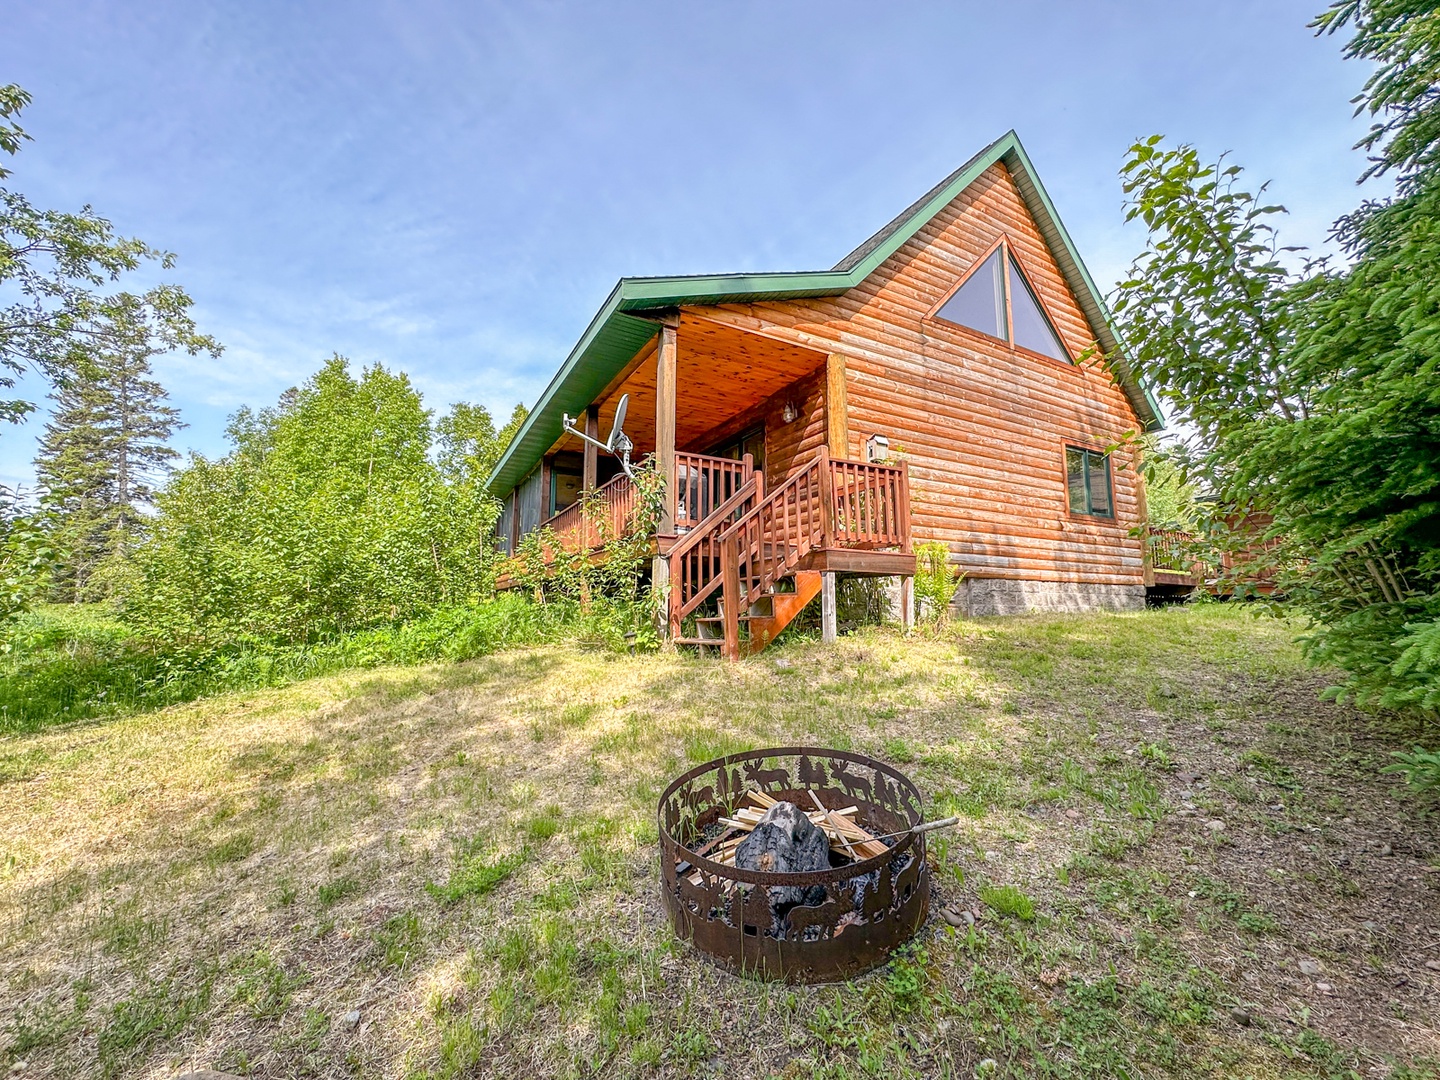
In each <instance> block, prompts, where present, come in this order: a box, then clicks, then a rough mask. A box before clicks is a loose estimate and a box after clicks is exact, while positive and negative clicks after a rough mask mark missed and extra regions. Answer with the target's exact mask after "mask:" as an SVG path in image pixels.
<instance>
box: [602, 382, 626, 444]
mask: <svg viewBox="0 0 1440 1080" xmlns="http://www.w3.org/2000/svg"><path fill="white" fill-rule="evenodd" d="M629 407H630V395H629V394H621V395H620V404H619V405H616V406H615V423H614V424H612V425H611V427H610V438H609V439H608V440H606V445H607V446H609V447H610V448H611V449H612V450H613V449H614V448H615V447H616V446H618V445H620V440H621V439H625V410H626V409H628V408H629ZM625 441H626V442H627V443H628V442H629V441H630V440H629V439H625Z"/></svg>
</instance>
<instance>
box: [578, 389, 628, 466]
mask: <svg viewBox="0 0 1440 1080" xmlns="http://www.w3.org/2000/svg"><path fill="white" fill-rule="evenodd" d="M629 406H630V395H629V394H622V395H621V396H620V404H619V405H616V406H615V422H614V423H613V424H611V425H610V438H608V439H606V440H605V441H604V442H603V443H602V442H601V441H600V440H599V439H592V438H591V437H590V436H589V435H586V434H585V432H583V431H581V430H580V429H579V428H578V427H576V426H575V422H576V420H578V419H579V418H578V417H571V415H570V414H569V413H562V414H561V417H562V423H563V425H564V428H565V430H566V431H568V432H569V433H570V434H571V435H574V436H575V437H576V438H577V439H580V440H581V441H582V442H587V443H589V444H590V445H591V446H593V447H595V448H596V449H597V450H604V451H605V453H607V454H610V455H612V456H614V457H617V458H619V459H620V468H622V469H624V470H625V475H626V476H628V477H629V478H630V479H631V480H634V479H635V474H634V473H633V472H631V471H630V451H631V450H633V449H634V448H635V444H634V443H632V442H631V441H630V436H628V435H626V434H625V410H626V409H627V408H629Z"/></svg>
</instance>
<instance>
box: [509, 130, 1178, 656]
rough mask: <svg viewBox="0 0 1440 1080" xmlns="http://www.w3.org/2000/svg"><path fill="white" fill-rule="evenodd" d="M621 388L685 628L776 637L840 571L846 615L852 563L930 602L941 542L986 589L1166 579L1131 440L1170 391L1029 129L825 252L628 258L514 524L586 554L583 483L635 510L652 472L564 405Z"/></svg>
mask: <svg viewBox="0 0 1440 1080" xmlns="http://www.w3.org/2000/svg"><path fill="white" fill-rule="evenodd" d="M1100 358H1104V359H1103V360H1102V359H1100ZM622 399H628V402H629V409H628V415H627V417H626V421H625V431H626V434H627V435H628V436H629V438H630V439H631V440H632V441H633V443H634V447H635V454H636V456H637V458H638V457H639V456H641V455H651V456H652V457H651V460H652V461H653V463H654V465H655V467H656V468H657V470H658V471H659V473H660V474H661V475H662V476H663V477H664V478H665V484H664V500H663V503H664V508H663V510H662V512H661V514H660V521H659V525H658V527H657V529H656V532H655V537H654V562H653V578H654V582H655V584H656V585H658V586H661V587H662V588H663V589H664V590H665V597H666V599H665V605H666V608H667V609H668V619H667V620H666V622H667V624H668V625H667V629H668V631H669V633H670V635H671V636H672V637H673V638H674V639H675V640H676V641H678V642H680V643H682V644H691V645H696V646H698V647H700V649H701V651H704V649H705V648H706V647H708V646H713V647H714V648H716V649H718V650H720V651H722V652H723V653H724V654H725V655H729V656H738V655H740V654H741V653H743V652H753V651H756V650H758V649H760V648H763V647H764V645H765V644H766V643H767V642H768V641H770V640H771V639H773V637H774V636H775V634H777V633H779V631H780V630H781V629H783V627H784V625H785V624H786V623H787V622H788V621H790V619H792V618H793V617H794V615H795V614H796V613H797V612H798V611H799V610H800V609H801V608H802V607H804V606H805V604H806V603H808V602H809V601H810V600H811V599H813V598H814V597H815V596H816V595H817V594H818V595H820V596H821V597H822V613H823V619H822V625H823V626H824V628H825V634H826V636H827V637H831V636H833V633H834V609H835V604H834V587H835V579H836V576H837V575H869V576H879V577H887V578H891V579H894V580H895V581H896V582H898V585H897V587H896V588H894V589H893V593H894V594H896V598H897V602H898V605H899V608H900V612H899V614H900V616H901V617H902V619H904V620H906V621H907V622H908V620H909V619H910V618H912V617H913V604H914V601H913V587H912V583H913V578H912V575H913V574H914V570H915V555H914V546H915V545H916V544H917V543H922V542H927V541H939V542H940V543H942V544H944V545H945V547H946V549H947V551H948V558H949V561H950V564H951V565H952V566H953V567H954V568H955V570H956V572H957V573H959V574H961V575H963V576H962V577H961V578H960V584H959V587H958V589H957V590H956V599H955V604H956V606H957V607H958V608H959V610H960V611H961V612H963V613H965V614H969V615H995V614H1010V613H1020V612H1028V611H1037V610H1073V611H1082V610H1096V609H1111V610H1129V609H1134V608H1138V607H1140V606H1142V605H1143V603H1144V600H1145V587H1146V584H1147V567H1146V559H1145V554H1144V546H1143V545H1144V542H1143V540H1142V539H1141V537H1140V536H1139V535H1138V533H1137V531H1136V526H1137V525H1139V524H1141V523H1142V522H1143V521H1144V516H1145V515H1144V490H1143V486H1142V480H1141V477H1140V475H1139V473H1138V471H1137V469H1136V467H1135V466H1136V464H1137V460H1136V455H1137V454H1138V451H1137V450H1136V449H1134V444H1133V442H1127V439H1126V437H1127V436H1128V435H1133V434H1134V433H1137V432H1140V431H1151V430H1156V429H1158V428H1159V427H1160V426H1161V420H1160V413H1159V410H1158V408H1157V406H1156V404H1155V402H1154V399H1153V398H1152V397H1151V396H1150V394H1149V392H1148V391H1147V389H1146V388H1145V387H1144V386H1143V385H1141V383H1140V382H1139V381H1138V379H1137V378H1136V377H1135V375H1134V373H1133V371H1132V370H1131V369H1130V367H1129V365H1128V364H1127V363H1126V360H1125V356H1124V353H1123V350H1122V349H1121V347H1120V344H1119V342H1118V341H1117V338H1116V335H1115V331H1114V330H1113V328H1112V325H1111V321H1110V317H1109V315H1108V313H1107V311H1106V308H1105V304H1104V301H1103V299H1102V296H1101V293H1100V291H1099V290H1098V289H1097V288H1096V287H1095V283H1094V281H1093V280H1092V279H1091V277H1090V274H1089V273H1088V271H1087V270H1086V269H1085V265H1084V263H1083V262H1082V261H1081V259H1080V255H1079V253H1078V252H1077V251H1076V249H1075V245H1074V243H1073V242H1072V241H1071V239H1070V237H1069V235H1068V234H1067V233H1066V231H1065V228H1064V226H1063V225H1062V224H1061V222H1060V218H1059V216H1058V215H1057V214H1056V212H1055V208H1054V206H1053V204H1052V203H1051V201H1050V198H1049V196H1048V195H1047V194H1046V192H1045V189H1044V187H1043V186H1042V185H1041V183H1040V179H1039V177H1038V176H1037V175H1036V172H1035V169H1034V167H1033V166H1032V164H1031V162H1030V159H1029V157H1028V156H1027V155H1026V153H1025V150H1024V148H1023V147H1022V146H1021V143H1020V140H1019V138H1018V137H1017V136H1016V135H1015V133H1014V132H1013V131H1012V132H1010V133H1008V134H1006V135H1005V136H1003V137H1002V138H1000V139H998V140H997V141H996V142H994V143H992V144H991V145H990V146H988V147H986V148H985V149H984V150H982V151H981V152H980V153H979V154H977V155H975V157H973V158H971V159H970V160H969V161H967V162H966V163H965V164H964V165H962V166H961V167H960V168H959V169H957V170H956V171H955V172H954V173H952V174H951V175H950V176H948V177H946V178H945V179H944V180H942V181H941V182H940V183H939V184H937V185H936V186H935V187H934V188H932V189H931V190H930V191H928V192H926V193H925V194H924V195H922V196H921V197H920V198H919V199H918V200H916V201H915V202H914V203H913V204H911V205H910V206H909V207H907V208H906V209H905V210H904V211H902V212H901V213H900V214H899V215H898V216H897V217H895V218H894V219H893V220H892V221H890V222H889V224H887V225H885V226H884V228H882V229H880V231H879V232H877V233H875V234H874V235H873V236H871V237H870V238H869V239H868V240H866V241H865V242H864V243H863V244H861V245H860V246H859V247H857V248H856V249H855V250H854V251H852V252H850V254H848V255H846V256H845V257H844V258H843V259H841V260H840V262H838V263H837V264H836V265H835V266H834V267H832V268H831V269H829V270H820V271H809V272H790V273H774V274H758V273H757V274H718V275H713V276H686V277H669V278H661V277H644V278H622V279H621V280H620V282H619V283H618V284H617V285H616V286H615V288H614V290H613V291H612V292H611V293H610V295H609V296H608V297H607V298H606V300H605V302H604V304H603V305H602V306H601V308H600V310H599V312H598V313H597V314H596V315H595V317H594V319H593V320H592V321H591V322H590V324H589V326H588V327H587V328H586V330H585V332H584V334H583V335H582V336H581V338H580V340H579V341H578V342H577V343H576V345H575V347H574V348H573V349H572V350H571V352H570V354H569V356H568V357H567V358H566V359H565V362H564V363H563V364H562V365H561V367H560V370H559V371H558V372H557V373H556V374H555V376H554V378H553V379H552V380H551V381H550V383H549V385H548V386H547V387H546V388H545V390H544V392H543V393H542V394H541V396H540V399H539V401H538V403H537V404H536V406H535V408H534V409H533V410H532V411H531V412H530V414H529V416H528V417H527V418H526V420H525V422H524V424H523V426H522V427H521V428H520V429H519V431H518V432H517V433H516V435H515V437H514V438H513V439H512V441H511V443H510V445H509V446H508V447H507V449H506V451H505V453H504V455H503V457H502V458H501V460H500V461H499V463H498V465H497V466H496V468H495V470H494V472H493V474H492V475H491V477H490V479H489V482H488V483H489V487H490V490H491V491H492V492H493V493H494V494H495V495H497V496H498V497H499V498H500V499H501V500H502V502H503V505H504V511H503V514H502V517H501V520H500V523H499V527H498V532H499V542H500V544H501V546H502V547H504V548H505V549H506V550H509V551H512V552H513V551H514V550H515V547H516V545H517V544H518V543H519V541H520V538H521V537H522V536H524V535H525V534H527V533H529V532H530V531H532V530H535V529H538V528H541V527H549V528H550V529H552V530H553V531H554V535H555V536H556V537H558V538H559V539H558V542H559V544H560V546H561V547H562V548H563V549H564V550H567V551H572V552H573V551H576V550H586V551H589V550H590V549H591V548H592V546H595V545H596V542H597V541H596V538H597V535H599V534H597V533H596V531H595V530H594V528H593V527H592V526H590V525H587V524H586V523H585V522H584V521H582V520H581V515H579V514H578V509H579V505H580V504H579V503H578V502H577V500H578V499H579V497H580V495H581V493H582V492H585V491H589V492H591V496H590V499H589V500H588V502H589V503H590V505H591V506H592V508H593V507H596V506H599V507H602V508H603V510H602V512H601V513H602V516H605V517H606V518H607V520H610V521H611V522H612V525H613V526H614V527H622V526H623V522H624V520H625V515H626V514H628V513H630V512H631V510H632V507H633V501H634V491H633V484H632V483H631V481H630V480H629V479H628V478H627V477H626V475H625V474H624V472H623V471H622V470H621V468H620V465H619V463H618V462H617V461H615V460H613V459H612V458H610V457H609V456H608V455H606V454H604V453H602V452H599V451H597V449H596V447H595V446H594V445H593V444H590V443H587V442H585V441H583V440H581V439H578V438H576V437H575V435H574V434H572V433H570V432H569V431H567V430H566V429H565V428H564V426H563V423H562V419H563V417H564V416H565V415H566V414H568V415H569V416H571V417H574V418H579V419H577V421H576V423H577V424H578V423H583V425H584V431H585V432H586V433H587V434H590V435H591V436H592V437H595V438H600V437H601V433H602V432H608V431H609V430H610V429H611V425H612V423H613V419H614V416H615V411H616V407H617V405H618V403H619V402H620V401H621V400H622ZM591 516H594V511H593V510H592V514H591ZM602 531H603V530H602ZM595 554H599V555H602V556H603V552H596V553H595Z"/></svg>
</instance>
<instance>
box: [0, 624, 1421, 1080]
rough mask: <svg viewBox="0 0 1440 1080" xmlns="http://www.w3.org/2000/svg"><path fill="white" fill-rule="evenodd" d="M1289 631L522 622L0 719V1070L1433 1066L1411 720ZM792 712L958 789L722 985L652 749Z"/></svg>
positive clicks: (674, 764) (671, 761)
mask: <svg viewBox="0 0 1440 1080" xmlns="http://www.w3.org/2000/svg"><path fill="white" fill-rule="evenodd" d="M1294 632H1295V628H1294V627H1290V626H1287V625H1285V624H1284V623H1281V622H1278V621H1275V620H1270V619H1257V618H1253V617H1251V616H1250V615H1249V614H1247V613H1246V612H1245V611H1243V610H1241V609H1239V608H1237V607H1235V606H1228V605H1227V606H1202V607H1196V608H1190V609H1171V610H1166V611H1153V612H1145V613H1143V614H1135V615H1087V616H1053V617H1030V618H1022V619H1009V620H996V621H985V622H964V623H958V624H955V625H952V626H949V627H947V628H945V629H944V630H942V631H939V632H938V633H934V634H919V635H916V636H914V637H912V638H910V639H908V640H907V639H903V638H901V637H900V636H899V635H898V634H896V633H893V632H889V631H878V630H877V631H871V632H867V633H863V634H859V635H856V636H853V637H850V638H847V639H843V640H842V642H841V643H840V644H839V645H838V646H836V647H832V648H825V647H822V646H820V645H818V644H812V643H806V642H800V643H796V644H792V645H788V646H785V647H782V648H778V649H772V650H771V651H770V652H767V653H766V654H764V655H763V656H761V657H759V658H756V659H754V660H750V661H747V662H745V663H742V664H739V665H725V664H721V663H716V662H713V661H697V660H691V659H687V658H681V657H674V656H665V655H660V656H641V657H628V656H618V655H613V654H609V653H603V652H594V651H585V650H582V649H578V648H567V647H547V648H542V649H536V650H530V651H516V652H509V653H501V654H498V655H495V656H491V657H488V658H485V659H482V660H477V661H473V662H469V663H465V664H458V665H433V666H426V667H411V668H383V669H378V670H372V671H364V672H353V673H347V674H341V675H334V676H328V677H325V678H319V679H313V680H311V681H308V682H303V683H299V684H297V685H294V686H290V687H288V688H285V689H279V690H263V691H256V692H253V693H248V694H233V695H230V696H226V697H221V698H214V699H210V700H207V701H201V702H197V703H194V704H191V705H183V706H176V707H173V708H170V709H167V710H163V711H159V712H151V713H145V714H141V715H136V716H131V717H126V718H120V719H112V720H108V721H104V722H91V723H78V724H72V725H68V726H64V727H59V728H52V729H50V730H48V731H43V732H39V733H34V734H23V735H14V736H10V737H7V738H4V739H0V1070H4V1069H14V1067H15V1065H16V1064H17V1063H19V1062H24V1063H25V1064H24V1068H23V1069H17V1070H15V1071H14V1072H13V1073H12V1074H11V1075H12V1076H17V1077H21V1078H29V1077H36V1076H47V1077H49V1076H53V1077H62V1076H63V1077H69V1076H141V1077H167V1078H168V1077H171V1076H173V1075H174V1074H175V1073H177V1072H180V1071H184V1069H185V1068H202V1067H209V1068H217V1069H223V1070H226V1071H229V1072H233V1073H238V1074H242V1075H255V1076H264V1077H290V1076H295V1077H300V1076H337V1077H338V1076H373V1077H422V1076H424V1077H460V1076H490V1075H494V1076H506V1077H509V1076H538V1077H548V1076H590V1075H603V1076H629V1075H636V1076H696V1077H708V1076H726V1077H765V1076H779V1077H784V1078H787V1080H802V1078H808V1077H811V1076H822V1077H852V1076H853V1077H864V1076H884V1077H908V1076H936V1077H951V1076H953V1077H967V1078H968V1077H972V1076H975V1075H977V1074H978V1075H981V1076H985V1075H993V1076H1006V1075H1013V1076H1129V1077H1146V1076H1160V1075H1177V1076H1192V1075H1236V1076H1258V1077H1288V1076H1295V1077H1348V1076H1352V1075H1356V1076H1360V1077H1369V1076H1372V1075H1377V1076H1385V1075H1388V1076H1395V1077H1422V1076H1424V1077H1436V1076H1440V806H1437V803H1436V802H1435V801H1434V800H1430V801H1428V802H1427V801H1424V800H1420V799H1415V798H1410V797H1407V796H1406V795H1405V794H1404V793H1403V792H1402V791H1401V790H1400V789H1399V787H1398V783H1397V782H1396V781H1395V779H1394V778H1392V777H1381V776H1379V775H1378V769H1379V768H1380V767H1381V766H1382V765H1383V764H1385V762H1386V758H1387V755H1388V753H1389V752H1390V751H1391V750H1393V749H1397V748H1402V747H1408V746H1409V745H1410V744H1411V743H1412V742H1413V741H1414V740H1416V739H1418V738H1419V737H1420V733H1419V732H1417V731H1416V730H1415V729H1414V728H1413V727H1409V728H1407V727H1406V726H1405V725H1404V724H1403V723H1402V722H1401V721H1398V720H1393V719H1390V720H1386V719H1384V718H1381V719H1377V718H1374V717H1367V716H1364V715H1361V714H1358V713H1356V712H1353V711H1351V710H1348V709H1345V708H1341V707H1337V706H1335V705H1331V704H1326V703H1322V702H1320V701H1319V700H1318V699H1317V695H1318V692H1319V690H1320V689H1321V688H1322V687H1323V686H1324V685H1325V683H1326V679H1325V676H1324V673H1315V672H1310V671H1307V670H1306V669H1305V668H1304V667H1303V665H1302V664H1301V661H1300V659H1299V656H1298V653H1297V651H1296V649H1295V647H1294V646H1293V645H1292V644H1291V643H1290V639H1291V637H1292V636H1293V634H1294ZM1431 734H1432V737H1433V733H1431ZM796 741H806V742H812V741H813V742H817V743H821V744H827V745H833V746H838V747H842V748H843V747H850V748H855V749H858V750H861V751H864V752H866V753H870V754H873V755H875V756H877V757H880V758H883V759H885V760H888V761H890V762H892V763H894V764H896V765H897V766H899V767H900V768H901V769H902V770H904V771H906V772H907V773H908V774H909V775H910V776H911V777H912V778H914V779H915V780H916V782H917V783H918V784H919V785H920V787H921V789H922V790H923V791H924V792H925V794H926V796H927V798H929V799H930V800H932V802H933V808H932V810H931V814H932V815H933V816H943V815H948V814H952V813H955V814H959V815H961V816H962V825H961V827H960V828H959V829H958V830H955V831H952V832H951V833H949V834H948V835H947V834H938V835H939V836H940V837H941V838H940V839H937V840H936V841H935V842H934V844H933V846H932V852H933V854H934V856H935V871H936V872H935V879H936V882H937V886H936V888H937V894H938V895H937V897H936V898H935V900H936V901H937V902H936V903H932V919H931V923H930V925H929V926H927V927H926V929H925V931H924V932H923V933H922V935H921V937H920V939H919V941H918V943H917V945H916V946H915V947H914V948H913V949H912V950H910V951H909V952H908V954H907V955H905V956H903V957H901V958H900V959H898V960H897V961H896V962H895V963H893V964H892V965H891V966H890V967H889V968H888V969H885V970H882V971H880V972H877V973H875V974H873V975H871V976H868V977H866V978H865V979H862V980H860V981H858V982H856V983H854V984H851V985H847V986H829V987H816V988H799V989H797V988H788V987H784V986H774V985H764V984H760V983H755V982H749V981H743V980H739V979H735V978H732V977H730V976H728V975H724V974H721V973H719V972H717V971H716V970H715V969H714V968H712V967H710V966H708V965H707V964H705V963H704V962H701V961H698V960H697V959H696V957H695V956H694V955H693V954H692V953H690V952H689V951H688V950H687V949H686V948H684V947H681V946H678V945H676V944H675V943H674V942H673V941H672V939H671V937H670V934H669V932H668V929H667V925H666V923H665V920H664V916H663V913H662V909H661V907H660V902H659V898H658V896H657V893H656V880H657V867H656V857H657V845H656V829H655V822H654V807H655V801H656V799H657V798H658V795H659V793H660V791H661V789H662V788H663V787H664V785H665V783H666V782H667V781H668V779H669V778H670V777H672V776H673V775H674V774H675V773H677V772H678V771H680V770H682V769H683V768H684V767H685V766H686V764H687V763H690V762H699V761H703V760H706V759H708V758H711V757H714V756H716V755H718V754H721V753H725V752H729V751H732V750H736V749H742V748H747V747H751V746H759V745H766V744H781V743H792V742H796ZM938 901H943V902H957V903H960V904H961V905H963V906H967V907H973V908H974V909H975V910H976V911H977V912H979V918H978V921H977V923H976V925H975V926H974V927H973V928H970V929H968V931H957V930H953V929H951V928H950V927H948V926H946V925H945V924H944V923H943V922H942V921H940V920H939V919H938V918H937V916H936V915H935V912H936V911H937V909H938V907H939V903H938ZM1302 961H1303V962H1304V969H1303V970H1302V967H1301V964H1302ZM1427 961H1430V962H1431V966H1427ZM1352 1070H1353V1072H1352Z"/></svg>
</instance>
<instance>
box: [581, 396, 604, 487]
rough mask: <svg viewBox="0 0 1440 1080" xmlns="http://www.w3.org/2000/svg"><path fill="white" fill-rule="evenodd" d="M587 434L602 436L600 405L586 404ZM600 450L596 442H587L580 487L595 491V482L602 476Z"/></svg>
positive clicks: (591, 436)
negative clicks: (596, 446) (596, 447)
mask: <svg viewBox="0 0 1440 1080" xmlns="http://www.w3.org/2000/svg"><path fill="white" fill-rule="evenodd" d="M585 434H586V435H589V436H590V438H592V439H595V440H597V441H598V440H599V438H600V406H599V405H587V406H585ZM599 454H600V451H598V450H597V449H595V444H594V443H588V442H587V443H586V444H585V464H584V465H583V466H582V467H581V470H580V487H581V488H582V489H583V490H585V491H594V490H595V483H596V481H597V480H598V478H599V476H600V457H599Z"/></svg>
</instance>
